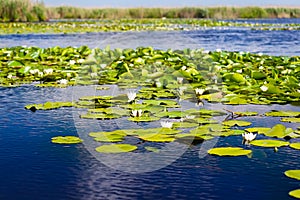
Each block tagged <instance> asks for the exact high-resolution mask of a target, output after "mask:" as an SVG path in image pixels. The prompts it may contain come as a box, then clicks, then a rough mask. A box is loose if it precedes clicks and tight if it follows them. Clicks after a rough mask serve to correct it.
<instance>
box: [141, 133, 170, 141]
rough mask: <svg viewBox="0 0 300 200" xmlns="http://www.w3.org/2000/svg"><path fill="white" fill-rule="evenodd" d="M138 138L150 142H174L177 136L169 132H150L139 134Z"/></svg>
mask: <svg viewBox="0 0 300 200" xmlns="http://www.w3.org/2000/svg"><path fill="white" fill-rule="evenodd" d="M138 138H140V139H142V140H145V141H149V142H173V141H174V140H175V137H174V136H172V135H169V134H158V133H149V134H144V135H140V136H138Z"/></svg>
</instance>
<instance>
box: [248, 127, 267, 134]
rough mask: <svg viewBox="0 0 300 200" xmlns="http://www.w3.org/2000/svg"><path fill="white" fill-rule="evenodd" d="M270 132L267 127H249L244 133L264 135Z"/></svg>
mask: <svg viewBox="0 0 300 200" xmlns="http://www.w3.org/2000/svg"><path fill="white" fill-rule="evenodd" d="M270 130H271V128H268V127H251V128H246V129H245V131H248V132H250V133H258V134H266V133H267V132H268V131H270Z"/></svg>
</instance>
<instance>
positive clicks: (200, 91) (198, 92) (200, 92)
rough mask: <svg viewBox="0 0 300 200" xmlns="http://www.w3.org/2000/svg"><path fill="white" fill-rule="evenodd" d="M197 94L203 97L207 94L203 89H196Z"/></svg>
mask: <svg viewBox="0 0 300 200" xmlns="http://www.w3.org/2000/svg"><path fill="white" fill-rule="evenodd" d="M195 92H196V94H197V95H202V94H203V93H204V92H205V89H202V88H196V89H195Z"/></svg>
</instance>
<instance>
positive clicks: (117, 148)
mask: <svg viewBox="0 0 300 200" xmlns="http://www.w3.org/2000/svg"><path fill="white" fill-rule="evenodd" d="M136 149H137V146H134V145H131V144H108V145H102V146H100V147H97V148H96V151H97V152H100V153H126V152H131V151H134V150H136Z"/></svg>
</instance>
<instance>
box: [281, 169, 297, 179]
mask: <svg viewBox="0 0 300 200" xmlns="http://www.w3.org/2000/svg"><path fill="white" fill-rule="evenodd" d="M284 174H285V175H286V176H287V177H290V178H294V179H297V180H300V170H299V169H293V170H287V171H285V172H284Z"/></svg>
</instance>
